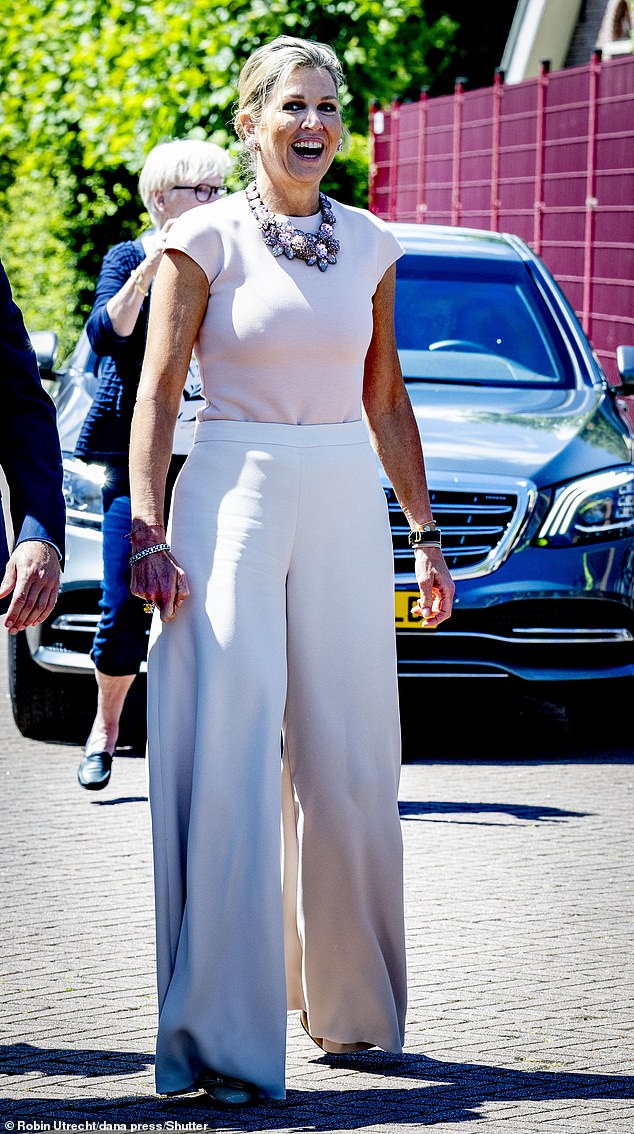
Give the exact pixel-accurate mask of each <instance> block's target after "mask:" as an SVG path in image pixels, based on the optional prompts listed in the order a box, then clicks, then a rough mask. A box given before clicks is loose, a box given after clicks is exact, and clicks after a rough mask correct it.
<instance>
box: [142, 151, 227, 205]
mask: <svg viewBox="0 0 634 1134" xmlns="http://www.w3.org/2000/svg"><path fill="white" fill-rule="evenodd" d="M230 164H231V161H230V158H229V156H228V154H226V153H225V151H224V150H222V149H221V148H220V146H217V145H216V144H215V142H201V141H196V140H195V139H180V140H177V141H174V142H160V143H159V145H158V146H154V149H152V150H150V152H149V154H148V155H147V157H146V159H145V163H144V165H143V169H142V170H141V176H140V177H139V193H140V194H141V200H142V201H143V204H144V205H145V207H146V209H147V211H148V213H149V214H150V216H151V218H152V220H153V222H154V224H160V217H159V216H158V214H157V213H156V211H155V209H154V199H153V196H152V194H153V193H154V192H155V191H157V190H159V191H160V190H161V189H171V188H172V186H174V185H200V184H201V182H204V181H208V182H213V183H214V184H216V185H218V184H219V185H222V183H223V182H224V179H225V177H226V175H227V172H228V170H229V166H230Z"/></svg>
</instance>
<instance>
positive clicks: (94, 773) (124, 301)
mask: <svg viewBox="0 0 634 1134" xmlns="http://www.w3.org/2000/svg"><path fill="white" fill-rule="evenodd" d="M228 167H229V158H228V156H227V155H226V154H225V152H224V151H223V150H221V149H220V147H219V146H216V145H214V144H213V143H212V142H202V141H173V142H165V143H163V144H161V145H158V146H155V147H154V149H153V150H151V151H150V153H149V154H148V156H147V158H146V161H145V164H144V166H143V169H142V171H141V176H140V178H139V191H140V194H141V198H142V200H143V204H144V205H145V208H146V209H147V211H148V213H149V214H150V218H151V220H152V224H153V227H152V228H151V229H149V230H148V231H147V232H144V233H143V234H142V235H141V237H140V238H139V239H138V240H126V241H123V242H122V243H121V244H116V245H115V246H114V247H113V248H111V249H110V251H109V252H108V253H107V254H106V256H105V258H104V261H103V265H102V268H101V272H100V274H99V279H98V281H97V289H96V294H95V302H94V306H93V309H92V312H91V314H90V317H89V319H88V323H87V325H86V331H87V334H88V338H89V339H90V342H91V345H92V347H93V349H94V350H95V352H96V353H97V354H98V355H99V356H100V357H101V364H100V368H99V374H100V381H99V387H98V389H97V394H96V397H95V400H94V402H93V404H92V407H91V409H90V411H89V413H88V416H87V417H86V420H85V422H84V425H83V428H82V430H81V433H80V437H79V441H78V444H77V448H76V454H77V456H78V457H80V458H81V459H83V460H86V461H97V462H100V463H102V464H103V465H105V468H106V477H105V485H104V489H103V510H104V520H103V583H102V598H101V604H100V605H101V617H100V621H99V625H98V627H97V631H96V634H95V639H94V642H93V648H92V651H91V656H92V660H93V662H94V664H95V673H96V679H97V689H98V700H97V715H96V717H95V720H94V723H93V726H92V729H91V732H90V736H89V738H88V742H87V744H86V748H85V751H84V755H83V758H82V761H81V764H80V766H79V770H78V779H79V783H80V784H81V786H82V787H84V788H87V789H89V790H92V791H95V790H99V789H101V788H103V787H105V786H106V784H107V783H108V781H109V779H110V772H111V766H112V758H113V754H114V751H115V746H116V743H117V737H118V734H119V721H120V718H121V713H122V710H123V705H124V702H125V698H126V696H127V693H128V690H129V689H130V686H131V685H132V682H133V681H134V678H135V676H136V674H137V672H138V669H139V666H140V664H141V661H142V659H143V657H144V655H145V650H146V645H147V631H148V624H149V616H148V613H147V611H144V609H143V606H142V604H141V603H139V601H138V600H137V599H134V598H133V597H132V595H131V594H130V567H129V564H128V556H129V554H130V544H129V540H128V533H129V532H130V525H131V516H130V485H129V479H128V448H129V441H130V425H131V422H132V412H133V409H134V403H135V399H136V392H137V386H138V383H139V377H140V374H141V363H142V361H143V354H144V351H145V339H146V335H147V325H148V316H149V309H150V293H151V289H152V283H153V280H154V277H155V275H156V272H157V270H158V266H159V264H160V262H161V257H162V255H163V250H164V248H165V243H166V240H167V238H168V234H169V231H170V228H171V226H172V224H173V223H174V221H175V219H176V218H177V217H180V216H181V215H182V214H183V213H186V212H189V210H191V209H194V208H197V207H199V206H202V205H205V204H208V203H210V202H214V201H217V200H219V199H220V197H222V196H223V195H224V193H225V192H226V190H225V186H224V179H225V175H226V173H227V170H228ZM200 405H202V400H201V395H200V380H199V376H198V371H197V367H196V365H195V364H192V366H190V370H189V373H188V377H187V381H186V384H185V389H184V391H183V397H182V399H181V406H180V410H179V414H178V422H177V428H176V431H175V438H174V444H173V447H172V454H173V455H172V461H171V466H170V473H169V485H170V487H171V484H172V483H173V481H174V479H175V477H176V474H177V472H178V470H179V468H180V467H181V465H182V464H183V462H184V460H185V455H186V453H187V451H188V449H189V446H190V444H191V441H192V438H193V427H194V414H195V411H196V409H197V408H198V407H199V406H200Z"/></svg>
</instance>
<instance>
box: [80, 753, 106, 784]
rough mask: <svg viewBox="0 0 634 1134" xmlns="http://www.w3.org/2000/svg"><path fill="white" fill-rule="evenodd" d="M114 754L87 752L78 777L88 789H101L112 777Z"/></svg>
mask: <svg viewBox="0 0 634 1134" xmlns="http://www.w3.org/2000/svg"><path fill="white" fill-rule="evenodd" d="M111 769H112V756H111V755H110V753H109V752H85V753H84V755H83V758H82V762H81V764H80V765H79V768H78V769H77V779H78V780H79V782H80V784H81V786H82V787H83V788H87V789H88V791H101V789H102V788H105V786H106V784H107V783H108V780H109V779H110V772H111Z"/></svg>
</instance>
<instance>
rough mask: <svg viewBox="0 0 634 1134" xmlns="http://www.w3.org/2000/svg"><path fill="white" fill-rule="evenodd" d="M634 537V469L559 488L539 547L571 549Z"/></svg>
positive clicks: (584, 478)
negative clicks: (582, 545)
mask: <svg viewBox="0 0 634 1134" xmlns="http://www.w3.org/2000/svg"><path fill="white" fill-rule="evenodd" d="M632 534H634V470H631V469H608V470H607V471H605V472H600V473H595V474H594V475H593V476H586V477H583V479H582V480H575V481H573V483H572V484H566V485H564V486H563V488H559V489H557V491H556V492H555V496H554V499H553V502H552V505H551V507H550V510H549V512H548V515H547V516H546V519H545V521H544V523H543V524H542V526H541V528H540V530H539V532H538V534H537V540H536V542H537V546H538V547H570V546H572V545H573V544H582V543H583V544H585V543H596V542H597V541H600V540H608V539H621V538H623V537H625V536H628V535H632Z"/></svg>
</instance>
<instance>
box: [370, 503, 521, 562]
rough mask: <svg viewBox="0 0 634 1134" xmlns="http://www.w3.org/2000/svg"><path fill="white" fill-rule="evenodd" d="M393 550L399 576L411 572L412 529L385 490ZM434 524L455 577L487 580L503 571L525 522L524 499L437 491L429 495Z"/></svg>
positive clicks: (399, 508)
mask: <svg viewBox="0 0 634 1134" xmlns="http://www.w3.org/2000/svg"><path fill="white" fill-rule="evenodd" d="M384 488H385V495H386V497H387V505H388V511H389V516H390V525H391V528H392V542H393V544H394V568H395V573H396V575H402V574H404V573H407V574H409V573H410V572H411V570H412V566H411V564H412V551H411V548H410V547H409V545H408V543H407V535H408V532H409V525H408V523H407V520H406V519H405V516H404V515H403V512H402V511H401V507H400V505H399V503H398V500H397V499H396V494H395V492H394V489H393V488H391V487H390V486H384ZM429 497H430V501H431V506H432V511H433V513H434V519H435V521H436V523H437V524H438V527H439V528H440V529H441V531H442V543H443V554H444V557H445V561H446V563H447V566H448V567H449V570H450V571H451V573H452V575H454V577H460V576H461V575H480V574H487V573H488V572H489V571H492V570H494V569H495V568H496V567H498V566H499V565H500V562H502V559H503V558H504V555H505V553H506V552H507V551H508V549H509V547H510V544H511V542H512V539H513V536H514V535H515V534H516V532H517V529H518V527H519V524H520V523H521V521H522V520H523V518H524V515H525V512H526V506H527V499H526V495H525V494H520V493H518V492H495V491H487V490H482V491H471V490H470V489H439V490H435V491H434V490H430V493H429Z"/></svg>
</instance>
